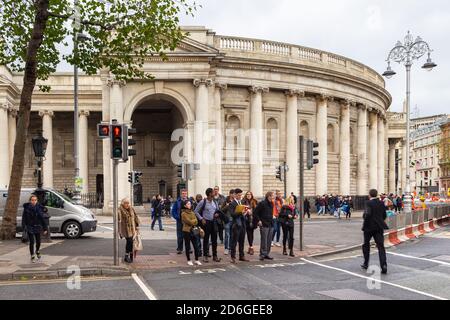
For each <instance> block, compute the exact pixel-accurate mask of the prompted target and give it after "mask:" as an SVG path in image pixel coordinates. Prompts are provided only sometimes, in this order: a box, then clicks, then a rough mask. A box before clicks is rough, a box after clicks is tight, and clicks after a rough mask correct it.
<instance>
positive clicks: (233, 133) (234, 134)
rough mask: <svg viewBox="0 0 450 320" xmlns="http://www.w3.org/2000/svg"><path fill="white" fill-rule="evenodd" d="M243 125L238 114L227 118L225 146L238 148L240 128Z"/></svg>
mask: <svg viewBox="0 0 450 320" xmlns="http://www.w3.org/2000/svg"><path fill="white" fill-rule="evenodd" d="M240 127H241V120H239V118H238V117H237V116H234V115H233V116H230V117H229V118H228V120H227V125H226V134H225V138H226V139H225V147H226V148H227V149H233V150H236V149H237V147H238V130H239V128H240Z"/></svg>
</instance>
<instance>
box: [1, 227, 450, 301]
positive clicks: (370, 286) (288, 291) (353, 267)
mask: <svg viewBox="0 0 450 320" xmlns="http://www.w3.org/2000/svg"><path fill="white" fill-rule="evenodd" d="M374 251H375V252H372V261H371V264H373V267H375V268H376V266H378V261H377V260H378V259H377V252H376V250H374ZM388 252H389V253H388V263H389V273H388V274H387V275H385V276H384V275H380V276H376V275H375V276H374V278H375V279H377V280H374V278H372V275H371V274H368V273H366V272H363V271H362V270H361V269H360V268H359V265H360V263H361V261H362V260H361V254H360V252H359V251H354V252H347V253H342V254H338V255H334V256H326V257H323V258H316V259H313V258H308V259H300V258H296V259H293V260H291V262H289V263H283V264H277V263H276V262H273V263H271V264H264V263H258V262H255V263H251V264H244V263H240V264H238V265H228V266H225V267H223V268H222V267H221V268H218V269H208V266H203V267H201V268H197V269H196V268H194V267H192V268H189V267H183V268H169V269H166V270H162V271H151V272H147V271H143V272H139V274H133V276H132V277H124V278H110V279H108V278H103V279H101V278H92V279H82V280H81V283H80V287H79V288H73V285H74V283H75V284H76V282H72V281H69V284H70V286H69V287H71V288H72V289H69V288H68V284H67V281H63V280H59V281H34V282H33V281H31V282H25V283H23V282H3V283H0V299H7V300H8V299H12V300H15V299H44V300H47V299H48V300H50V299H51V300H58V299H70V300H79V299H81V300H84V299H89V300H109V299H118V300H121V299H125V300H127V299H133V300H147V299H163V300H168V299H178V300H198V299H208V300H216V299H218V300H219V299H220V300H240V299H246V300H265V299H271V300H286V299H289V300H292V299H299V300H310V299H314V300H332V299H337V300H347V299H351V300H385V299H388V300H391V299H394V300H410V299H411V300H442V299H450V227H449V226H447V227H445V228H442V229H440V230H439V231H436V232H435V233H433V234H428V235H426V236H424V237H422V238H420V239H418V240H415V241H413V242H409V243H404V244H402V245H400V246H398V247H395V248H391V249H389V250H388ZM70 280H73V279H70ZM75 287H76V286H75Z"/></svg>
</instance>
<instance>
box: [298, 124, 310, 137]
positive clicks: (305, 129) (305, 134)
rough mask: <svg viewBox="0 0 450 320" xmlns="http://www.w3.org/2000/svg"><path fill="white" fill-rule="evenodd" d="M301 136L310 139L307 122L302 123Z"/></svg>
mask: <svg viewBox="0 0 450 320" xmlns="http://www.w3.org/2000/svg"><path fill="white" fill-rule="evenodd" d="M300 135H302V136H303V137H304V138H305V139H309V124H308V122H307V121H304V120H303V121H302V122H301V123H300Z"/></svg>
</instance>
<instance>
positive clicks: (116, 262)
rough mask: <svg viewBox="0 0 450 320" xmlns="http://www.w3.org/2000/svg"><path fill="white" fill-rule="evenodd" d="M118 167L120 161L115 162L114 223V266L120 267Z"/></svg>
mask: <svg viewBox="0 0 450 320" xmlns="http://www.w3.org/2000/svg"><path fill="white" fill-rule="evenodd" d="M118 166H119V160H113V222H114V228H113V230H114V231H113V232H114V237H113V239H114V240H113V241H114V243H113V247H114V265H115V266H118V265H119V237H118V233H119V219H118V218H119V217H118V208H117V207H118V201H119V199H118V198H119V195H118V193H119V192H118V182H119V181H118Z"/></svg>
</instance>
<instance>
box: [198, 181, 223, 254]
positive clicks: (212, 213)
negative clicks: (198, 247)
mask: <svg viewBox="0 0 450 320" xmlns="http://www.w3.org/2000/svg"><path fill="white" fill-rule="evenodd" d="M195 215H196V216H197V219H198V221H200V226H201V227H202V228H203V230H205V237H204V238H203V261H204V262H206V263H208V262H209V261H208V255H209V238H210V237H211V243H212V253H213V261H214V262H220V261H221V259H220V258H219V257H218V256H217V228H216V224H215V220H216V219H218V218H220V214H219V205H218V204H217V203H216V201H214V190H213V189H212V188H208V189H207V190H206V198H205V199H203V200H202V201H200V202H199V203H198V204H197V207H196V208H195Z"/></svg>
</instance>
